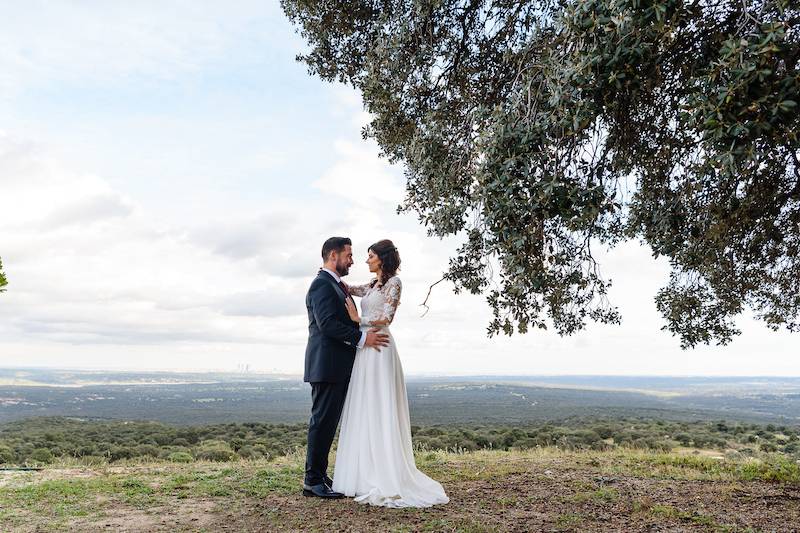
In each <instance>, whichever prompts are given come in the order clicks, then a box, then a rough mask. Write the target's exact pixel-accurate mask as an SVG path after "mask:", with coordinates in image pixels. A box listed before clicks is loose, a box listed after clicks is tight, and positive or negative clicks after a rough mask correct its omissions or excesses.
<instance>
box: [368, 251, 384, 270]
mask: <svg viewBox="0 0 800 533" xmlns="http://www.w3.org/2000/svg"><path fill="white" fill-rule="evenodd" d="M382 264H383V263H382V262H381V259H380V257H378V256H377V255H376V254H375V252H373V251H372V250H370V251H369V252H368V253H367V266H369V271H370V272H379V271H380V269H381V265H382Z"/></svg>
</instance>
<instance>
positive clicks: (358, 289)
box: [347, 283, 372, 298]
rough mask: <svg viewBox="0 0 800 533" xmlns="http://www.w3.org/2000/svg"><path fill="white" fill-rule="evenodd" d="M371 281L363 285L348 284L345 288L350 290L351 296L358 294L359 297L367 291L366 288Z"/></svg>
mask: <svg viewBox="0 0 800 533" xmlns="http://www.w3.org/2000/svg"><path fill="white" fill-rule="evenodd" d="M370 285H372V283H365V284H363V285H348V286H347V290H348V291H350V295H351V296H358V297H359V298H363V296H364V295H365V294H366V293H367V289H369V287H370Z"/></svg>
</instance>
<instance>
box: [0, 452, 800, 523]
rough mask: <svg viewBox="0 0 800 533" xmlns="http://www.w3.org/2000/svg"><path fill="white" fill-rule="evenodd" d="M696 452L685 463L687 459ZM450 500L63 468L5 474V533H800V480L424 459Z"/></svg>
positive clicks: (737, 468) (274, 478)
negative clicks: (408, 504)
mask: <svg viewBox="0 0 800 533" xmlns="http://www.w3.org/2000/svg"><path fill="white" fill-rule="evenodd" d="M685 452H686V451H685ZM417 462H418V465H419V467H420V468H421V469H422V470H423V471H425V472H427V473H428V474H429V475H432V476H433V477H435V478H436V479H438V480H440V481H441V482H442V483H443V485H444V486H445V489H446V490H447V492H448V494H449V496H450V497H451V502H450V503H449V504H448V505H445V506H440V507H435V508H431V509H413V510H390V509H380V508H370V507H363V506H360V505H358V504H355V503H353V502H352V501H351V500H349V499H348V500H341V501H334V502H331V501H320V500H317V499H307V498H303V497H302V496H301V495H300V493H299V483H300V480H301V476H302V463H303V451H302V449H299V450H297V452H296V453H294V454H290V455H287V456H284V457H281V458H278V459H276V460H274V461H266V460H256V461H235V462H229V463H215V462H195V463H190V464H175V463H168V462H163V461H154V462H135V463H128V464H124V465H101V466H96V467H86V466H82V465H80V464H78V463H75V462H70V461H61V462H59V463H56V464H53V465H51V466H49V467H47V468H46V469H44V470H42V471H38V472H4V473H2V474H0V530H3V531H19V532H33V531H58V530H81V531H103V530H114V531H220V530H222V531H276V530H289V531H292V530H296V531H299V530H318V531H475V532H477V531H586V530H591V531H728V532H734V531H742V532H744V531H781V532H790V531H798V528H799V527H800V468H799V467H798V465H797V464H796V463H794V462H790V461H788V460H786V459H785V458H781V457H777V456H775V457H768V458H765V459H761V460H755V459H747V460H731V459H719V458H711V457H707V456H704V455H702V454H693V453H691V451H688V453H683V454H677V453H669V454H664V453H653V452H642V451H632V450H615V451H606V452H595V451H581V452H569V451H563V450H559V449H554V448H540V449H536V450H528V451H509V452H501V451H478V452H472V453H446V452H419V453H418V455H417Z"/></svg>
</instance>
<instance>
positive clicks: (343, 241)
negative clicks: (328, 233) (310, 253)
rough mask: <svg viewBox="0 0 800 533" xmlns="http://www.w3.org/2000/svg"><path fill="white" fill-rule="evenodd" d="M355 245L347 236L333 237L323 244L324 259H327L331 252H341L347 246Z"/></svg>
mask: <svg viewBox="0 0 800 533" xmlns="http://www.w3.org/2000/svg"><path fill="white" fill-rule="evenodd" d="M348 245H349V246H353V243H352V242H350V239H348V238H347V237H331V238H330V239H328V240H327V241H325V243H324V244H323V245H322V260H323V261H327V260H328V256H329V255H331V252H341V251H342V250H344V247H345V246H348Z"/></svg>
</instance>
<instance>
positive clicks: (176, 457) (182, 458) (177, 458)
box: [167, 452, 194, 463]
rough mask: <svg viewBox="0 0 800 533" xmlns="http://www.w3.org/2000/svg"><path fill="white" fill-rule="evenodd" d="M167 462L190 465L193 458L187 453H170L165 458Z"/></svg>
mask: <svg viewBox="0 0 800 533" xmlns="http://www.w3.org/2000/svg"><path fill="white" fill-rule="evenodd" d="M167 460H168V461H172V462H173V463H191V462H193V461H194V457H192V454H190V453H188V452H172V453H171V454H169V455H168V456H167Z"/></svg>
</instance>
